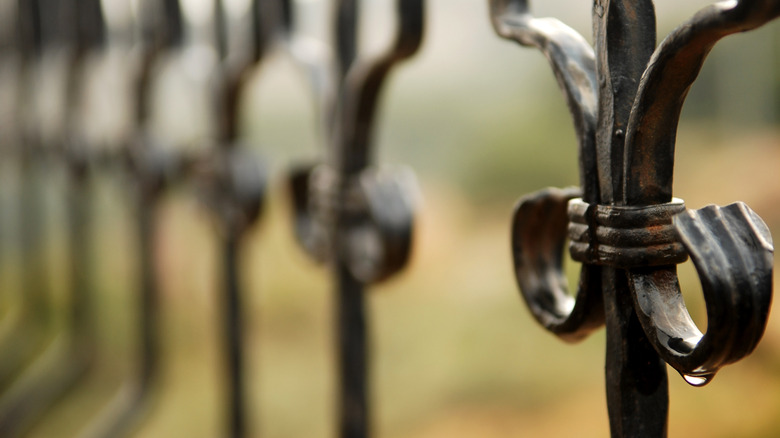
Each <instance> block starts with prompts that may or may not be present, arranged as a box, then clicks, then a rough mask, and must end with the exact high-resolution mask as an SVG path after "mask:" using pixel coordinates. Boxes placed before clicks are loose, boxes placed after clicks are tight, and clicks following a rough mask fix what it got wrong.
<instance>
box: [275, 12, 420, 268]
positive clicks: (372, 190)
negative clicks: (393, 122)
mask: <svg viewBox="0 0 780 438" xmlns="http://www.w3.org/2000/svg"><path fill="white" fill-rule="evenodd" d="M349 3H350V2H342V3H341V4H340V6H341V7H343V8H347V9H348V8H349V7H350V6H349ZM342 12H343V11H342ZM396 13H397V17H398V29H397V33H396V37H395V39H394V41H393V43H392V45H391V47H390V48H389V49H388V50H387V51H386V52H385V53H384V54H382V55H380V56H379V57H377V58H376V59H372V60H360V59H358V60H357V61H350V60H349V59H350V58H353V57H354V54H347V53H344V51H349V50H352V49H350V48H349V47H348V46H349V45H348V44H346V43H344V44H343V45H344V46H345V47H346V48H343V47H342V48H340V52H339V58H340V59H342V61H341V62H340V64H342V65H343V66H344V68H345V72H344V73H345V76H344V80H343V83H342V85H341V87H336V88H341V92H339V93H336V95H338V96H339V97H340V99H339V100H338V101H336V102H334V103H333V107H332V108H331V111H335V114H336V116H335V117H334V118H333V119H332V123H333V126H332V128H331V129H328V130H327V132H330V133H331V139H330V143H329V150H328V152H327V154H326V158H325V162H326V164H322V165H319V166H311V167H305V168H300V169H299V170H297V171H295V172H293V174H292V176H291V178H290V186H291V193H292V196H293V206H294V208H295V217H296V219H295V223H296V227H295V230H296V236H297V238H298V241H299V242H300V243H301V245H302V246H303V247H304V248H305V249H306V250H307V251H308V252H309V253H310V255H311V256H312V257H314V258H315V259H316V260H320V261H325V260H328V259H330V258H331V257H332V256H333V255H334V254H333V251H337V252H341V253H343V254H342V257H343V258H344V260H345V261H346V263H347V266H348V268H349V269H350V271H351V272H352V274H353V275H354V276H355V277H356V278H357V279H359V280H360V281H361V282H363V283H376V282H379V281H382V280H384V279H386V278H388V277H390V276H392V275H393V274H395V273H396V272H397V271H399V270H400V269H401V268H402V267H403V266H404V265H405V264H406V261H407V259H408V257H409V249H410V246H411V237H412V218H413V213H412V210H413V206H414V201H413V199H414V190H415V188H414V183H415V180H414V179H413V178H412V177H411V176H410V173H409V172H408V171H403V170H402V171H396V170H392V169H374V168H372V167H369V161H370V159H369V156H370V152H371V148H370V146H371V135H372V131H373V126H374V115H375V109H376V106H377V101H378V99H379V93H380V91H381V89H382V84H383V83H384V80H385V78H386V77H387V75H388V73H389V72H390V70H391V69H392V67H393V66H394V65H395V64H397V63H398V62H400V61H402V60H404V59H406V58H408V57H410V56H411V55H412V54H414V53H415V52H416V51H417V49H418V47H419V45H420V42H421V40H422V30H423V5H422V1H421V0H399V1H398V3H397V7H396ZM346 15H348V14H346V13H343V14H342V17H344V16H346ZM334 208H335V209H340V210H343V211H344V212H347V211H348V213H347V214H348V215H349V217H350V219H348V222H349V225H347V230H346V233H347V235H346V236H345V238H344V240H343V241H344V242H346V243H344V244H339V245H337V246H334V245H331V244H329V243H327V242H326V241H327V240H328V239H329V237H328V231H327V229H328V227H329V225H328V224H329V223H332V219H329V218H328V216H331V215H333V214H335V211H334V210H333V209H334ZM339 214H340V213H339Z"/></svg>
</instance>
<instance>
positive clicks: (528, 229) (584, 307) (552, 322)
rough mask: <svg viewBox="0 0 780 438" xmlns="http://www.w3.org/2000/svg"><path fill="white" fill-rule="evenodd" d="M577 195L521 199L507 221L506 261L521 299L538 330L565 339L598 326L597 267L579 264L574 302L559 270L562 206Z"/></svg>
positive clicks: (550, 192) (564, 221) (549, 193)
mask: <svg viewBox="0 0 780 438" xmlns="http://www.w3.org/2000/svg"><path fill="white" fill-rule="evenodd" d="M580 193H581V192H580V190H579V189H575V188H570V189H564V190H561V189H555V188H551V189H546V190H542V191H540V192H536V193H533V194H531V195H528V196H524V197H523V198H521V199H520V201H518V204H517V207H515V212H514V215H513V217H512V258H513V260H514V265H515V278H516V279H517V284H518V286H519V287H520V291H521V292H522V294H523V298H525V302H526V304H528V308H529V309H530V310H531V313H532V314H533V315H534V318H536V320H537V321H538V322H539V323H540V324H541V325H542V326H543V327H545V328H546V329H547V330H549V331H550V332H552V333H555V334H556V335H558V336H560V337H561V338H562V339H564V340H567V341H577V340H580V339H582V338H584V337H585V336H587V335H588V334H589V333H591V332H592V331H594V330H596V329H598V328H600V327H601V326H602V325H604V305H603V303H602V297H601V278H600V276H599V272H598V270H597V269H598V268H595V267H592V266H588V265H583V267H582V270H581V273H580V281H579V285H578V288H577V294H576V299H575V298H572V297H571V296H570V295H569V293H568V287H567V281H566V275H565V273H564V271H563V252H564V248H565V242H566V237H567V225H568V215H567V212H566V208H567V205H568V204H569V201H570V200H571V199H574V198H576V197H578V196H580ZM594 271H595V272H594Z"/></svg>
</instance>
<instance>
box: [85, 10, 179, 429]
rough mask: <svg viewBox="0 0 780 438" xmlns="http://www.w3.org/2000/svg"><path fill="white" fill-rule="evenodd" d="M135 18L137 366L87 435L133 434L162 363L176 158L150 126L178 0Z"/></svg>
mask: <svg viewBox="0 0 780 438" xmlns="http://www.w3.org/2000/svg"><path fill="white" fill-rule="evenodd" d="M136 13H137V15H136V16H135V17H134V26H135V29H136V39H135V41H134V45H135V46H136V47H137V48H138V50H139V52H140V61H139V64H140V65H139V66H138V70H137V73H136V74H137V76H136V77H135V78H134V81H135V83H134V89H135V99H137V100H136V102H135V105H134V106H135V114H134V121H133V123H134V128H135V132H133V134H132V135H133V137H132V138H130V139H128V144H127V145H126V149H125V150H124V151H123V152H124V153H125V154H126V156H127V158H128V163H127V164H128V167H129V169H128V170H129V173H130V176H131V179H132V182H133V187H132V189H131V190H130V193H131V199H132V203H133V213H134V216H135V217H134V219H135V223H134V232H135V234H136V237H137V241H138V245H139V246H138V249H137V251H138V253H137V257H138V258H137V260H138V269H139V280H140V284H139V290H138V293H139V296H138V302H137V305H138V307H137V312H138V321H137V323H138V326H137V330H138V332H137V333H138V342H139V343H138V351H137V353H136V357H137V362H136V363H137V365H136V367H137V368H136V369H135V370H133V374H132V375H131V376H130V377H128V378H127V379H126V380H125V381H124V382H123V383H122V387H121V388H120V391H119V392H118V393H117V395H116V396H115V397H114V399H113V400H111V402H109V403H108V405H107V406H106V407H105V408H104V409H103V410H102V411H101V412H100V413H99V414H98V416H97V417H96V418H95V419H94V420H93V421H92V422H91V423H90V424H88V425H87V427H86V428H85V429H84V430H83V432H82V433H81V434H80V436H82V437H88V438H102V437H106V438H109V437H110V438H114V437H121V436H127V435H129V434H131V433H132V432H133V431H134V430H135V429H136V428H137V427H138V425H139V423H140V421H141V420H142V419H143V416H144V414H145V413H146V412H147V411H148V409H149V408H150V400H151V398H152V394H153V391H154V388H155V385H156V384H157V381H158V375H159V369H160V362H161V358H160V356H161V348H160V340H161V331H160V303H159V296H160V292H159V273H158V272H157V260H156V257H155V253H156V251H155V244H156V242H157V240H158V239H157V223H158V214H159V210H160V208H159V207H160V197H161V194H162V192H163V189H164V188H165V185H166V177H167V173H168V172H169V171H170V170H171V169H169V167H170V166H175V165H176V163H175V162H174V163H171V162H170V161H175V160H176V159H175V158H173V159H171V157H168V156H166V155H165V154H164V153H163V152H162V151H160V150H158V149H157V148H156V147H155V145H154V141H153V138H152V136H151V133H149V132H148V130H149V122H150V120H149V119H150V117H151V100H152V99H151V98H152V88H153V87H152V86H153V82H154V75H153V71H154V67H155V66H156V63H157V62H158V61H159V59H160V57H161V56H162V55H163V54H164V52H166V51H168V50H173V49H175V48H176V47H177V46H178V45H179V44H180V43H181V41H182V23H181V21H182V19H181V9H180V5H179V1H178V0H163V1H158V0H141V1H139V2H138V6H137V9H136Z"/></svg>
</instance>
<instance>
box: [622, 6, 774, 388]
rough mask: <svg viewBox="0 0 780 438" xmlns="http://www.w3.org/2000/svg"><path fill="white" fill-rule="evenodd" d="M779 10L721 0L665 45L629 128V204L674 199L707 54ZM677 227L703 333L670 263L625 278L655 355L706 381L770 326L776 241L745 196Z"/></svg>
mask: <svg viewBox="0 0 780 438" xmlns="http://www.w3.org/2000/svg"><path fill="white" fill-rule="evenodd" d="M778 16H780V2H778V1H776V0H742V1H725V2H720V3H717V4H714V5H711V6H709V7H707V8H705V9H703V10H701V11H700V12H699V13H697V14H696V15H695V16H694V17H693V18H691V19H690V20H688V21H687V22H686V23H684V24H683V25H681V26H679V27H678V28H677V29H675V30H674V31H673V32H672V33H671V34H670V35H669V36H668V37H667V38H666V39H665V40H664V41H663V42H662V43H661V44H660V45H659V47H658V48H657V49H656V50H655V52H654V54H653V56H652V58H651V60H650V62H649V63H648V67H647V70H646V71H645V73H644V74H643V76H642V80H641V82H640V85H639V89H638V92H637V96H636V99H635V101H634V105H633V108H632V111H631V118H630V119H629V123H628V127H627V135H626V138H627V141H626V146H627V147H626V153H625V157H624V175H625V179H624V190H623V202H624V204H626V205H646V204H656V203H663V202H666V201H668V200H669V198H670V197H671V193H672V169H673V164H674V149H675V140H676V134H677V122H678V120H679V116H680V112H681V110H682V106H683V104H684V102H685V98H686V96H687V92H688V89H689V88H690V86H691V84H692V83H693V82H694V80H695V79H696V77H697V76H698V74H699V71H700V70H701V68H702V65H703V64H704V61H705V59H706V57H707V55H708V54H709V52H710V51H711V49H712V47H713V46H714V45H715V43H716V42H717V41H719V40H720V39H721V38H723V37H725V36H727V35H730V34H733V33H736V32H742V31H747V30H751V29H755V28H757V27H759V26H762V25H763V24H765V23H767V22H769V21H770V20H772V19H774V18H776V17H778ZM674 228H675V230H676V231H677V233H678V237H679V240H680V242H681V243H682V244H683V245H684V246H685V249H686V251H687V252H688V253H689V254H690V256H691V259H692V260H693V263H694V266H695V267H696V270H697V272H698V274H699V277H700V280H701V283H702V289H703V292H704V296H705V301H706V303H707V316H708V330H707V332H706V333H704V334H702V333H701V331H700V330H699V329H698V328H697V327H696V325H695V324H694V322H693V321H692V319H691V318H690V316H689V314H688V310H687V309H686V307H685V303H684V301H683V299H682V294H681V291H680V286H679V284H678V282H677V277H676V269H675V268H674V267H673V266H671V267H669V266H667V267H657V268H646V269H630V270H629V271H628V280H629V285H630V287H631V290H632V293H633V297H634V307H635V309H636V312H637V314H638V316H639V320H640V322H641V323H642V327H643V329H644V331H645V333H646V335H647V337H648V339H649V340H650V342H651V343H652V344H653V346H654V348H655V349H656V351H657V352H658V354H659V355H660V356H661V357H662V358H663V359H664V360H665V361H666V362H667V363H669V364H670V365H671V366H672V367H674V368H675V369H677V370H678V371H679V372H680V373H681V374H682V375H683V376H684V378H685V380H686V381H687V382H688V383H690V384H692V385H696V386H701V385H704V384H706V383H708V382H709V381H710V380H711V379H712V376H714V374H715V373H716V372H717V371H718V369H719V368H720V367H722V366H723V365H726V364H729V363H732V362H736V361H737V360H739V359H741V358H743V357H744V356H746V355H748V354H749V353H750V352H751V351H753V349H754V348H755V346H756V344H757V343H758V341H759V339H760V338H761V336H762V335H763V333H764V328H765V326H766V322H767V315H768V313H769V306H770V303H771V295H772V281H771V280H772V254H773V247H772V240H771V235H770V234H769V230H768V228H767V227H766V225H765V224H764V223H763V221H762V220H761V218H759V217H758V215H757V214H755V213H754V212H753V211H752V210H751V209H750V208H749V207H747V206H746V205H745V204H742V203H737V204H732V205H729V206H727V207H717V206H710V207H706V208H704V209H701V210H697V211H687V212H685V213H682V214H679V215H677V216H675V218H674Z"/></svg>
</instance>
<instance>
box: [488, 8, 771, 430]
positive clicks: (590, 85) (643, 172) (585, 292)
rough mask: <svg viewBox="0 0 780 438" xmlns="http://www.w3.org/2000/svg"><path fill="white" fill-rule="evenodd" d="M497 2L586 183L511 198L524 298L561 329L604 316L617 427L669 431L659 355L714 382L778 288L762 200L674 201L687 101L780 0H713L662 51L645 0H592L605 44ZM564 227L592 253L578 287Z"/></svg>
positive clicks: (760, 323)
mask: <svg viewBox="0 0 780 438" xmlns="http://www.w3.org/2000/svg"><path fill="white" fill-rule="evenodd" d="M490 7H491V14H492V21H493V24H494V27H495V29H496V32H497V33H498V34H499V35H501V36H503V37H506V38H510V39H513V40H515V41H517V42H519V43H520V44H523V45H526V46H531V47H536V48H538V49H540V50H541V51H542V52H543V53H544V54H545V55H546V56H547V58H548V60H550V62H551V64H552V66H553V70H554V72H555V75H556V77H557V78H558V82H559V85H560V87H561V88H562V90H563V91H564V93H565V95H566V98H567V102H568V104H569V109H570V111H571V113H572V115H573V118H574V125H575V128H576V132H577V136H578V140H579V145H580V147H579V156H580V174H581V175H580V176H581V184H582V189H581V190H578V189H567V190H558V189H547V190H543V191H541V192H538V193H535V194H533V195H529V196H526V197H523V198H521V199H520V201H519V203H518V205H517V207H516V210H515V214H514V218H513V224H512V247H513V255H514V261H515V269H516V276H517V281H518V285H519V286H520V289H521V291H522V295H523V297H524V298H525V300H526V302H527V304H528V306H529V309H530V310H531V312H532V314H533V315H534V317H535V318H536V319H537V320H538V321H539V322H540V323H541V324H542V325H543V326H544V327H545V328H547V329H548V330H550V331H551V332H553V333H555V334H557V335H558V336H560V337H561V338H563V339H565V340H579V339H582V338H583V337H584V336H586V335H587V334H588V333H589V332H591V331H592V330H594V329H596V328H598V327H599V326H600V325H601V324H602V323H604V324H605V325H606V329H607V349H606V350H607V355H606V356H607V357H606V386H607V400H608V407H609V414H610V429H611V433H612V436H616V437H636V436H666V434H667V413H668V389H667V377H666V365H665V364H667V363H668V364H669V365H671V366H672V367H674V368H675V369H676V370H677V371H678V372H680V374H682V375H683V377H684V378H685V380H686V381H687V382H688V383H690V384H691V385H694V386H701V385H704V384H706V383H708V382H709V381H710V380H711V379H712V377H713V376H714V375H715V373H716V372H717V371H718V369H719V368H720V367H722V366H723V365H726V364H728V363H732V362H735V361H737V360H739V359H741V358H742V357H744V356H745V355H747V354H749V353H750V352H751V351H752V350H753V349H754V348H755V346H756V344H757V343H758V341H759V339H760V338H761V335H762V334H763V331H764V327H765V325H766V322H767V316H768V312H769V305H770V301H771V293H772V281H771V280H772V255H773V247H772V240H771V236H770V234H769V231H768V229H767V227H766V225H765V224H764V223H763V221H761V219H760V218H759V217H758V216H757V215H756V214H755V213H754V212H753V211H752V210H750V209H749V208H748V207H747V206H746V205H744V204H742V203H737V204H732V205H730V206H727V207H722V208H721V207H715V206H710V207H706V208H704V209H701V210H696V211H689V210H685V206H684V204H683V203H682V201H680V200H675V199H672V175H673V168H674V146H675V136H676V130H677V122H678V120H679V116H680V110H681V108H682V105H683V102H684V100H685V96H686V94H687V91H688V89H689V87H690V85H691V84H692V83H693V81H694V80H695V79H696V76H697V75H698V72H699V70H700V69H701V66H702V64H703V62H704V59H705V57H706V55H707V53H709V51H710V49H711V48H712V46H713V45H714V44H715V42H717V40H719V39H720V38H722V37H724V36H726V35H729V34H731V33H734V32H739V31H746V30H750V29H754V28H756V27H759V26H761V25H763V24H764V23H766V22H768V21H770V20H772V19H774V18H775V17H777V16H778V15H780V2H777V1H760V0H759V1H734V2H721V3H718V4H716V5H713V6H710V7H708V8H706V9H704V10H702V11H701V12H699V13H698V14H696V15H695V16H694V17H693V18H692V19H691V20H689V21H688V22H686V23H684V24H683V25H681V26H680V27H679V28H677V29H676V30H675V31H673V32H672V33H671V34H670V35H669V36H668V37H667V38H666V39H665V40H664V41H663V42H662V43H661V44H660V46H659V47H658V48H656V47H655V38H656V37H655V12H654V7H653V4H652V2H651V1H649V0H641V1H632V2H628V1H623V0H597V1H595V2H594V6H593V27H594V35H595V51H594V50H592V49H591V48H590V47H589V46H588V45H587V43H586V42H585V40H584V39H583V38H582V37H580V36H578V35H577V34H576V32H575V31H573V30H572V29H570V28H568V27H566V26H565V25H563V24H562V23H560V22H559V21H557V20H555V19H551V18H544V19H539V18H534V17H533V16H532V15H531V14H530V12H529V7H528V3H527V2H526V1H523V0H515V1H512V0H505V1H502V0H493V1H491V2H490ZM580 196H581V197H580ZM567 238H568V239H570V242H571V243H570V252H571V255H572V257H573V258H574V259H575V260H578V261H580V262H582V263H583V265H582V273H581V275H580V284H579V287H578V291H577V293H576V296H575V297H571V296H569V295H568V293H567V290H566V279H565V276H564V274H563V270H562V261H563V254H562V252H563V246H564V242H565V240H566V239H567ZM687 256H690V257H691V259H692V260H693V263H694V265H695V267H696V270H697V272H698V273H699V277H700V280H701V282H702V288H703V290H704V296H705V300H706V303H707V317H708V328H707V332H706V333H704V334H702V333H701V332H700V330H699V329H698V328H697V327H696V325H695V324H694V322H693V320H692V319H691V317H690V315H689V314H688V311H687V309H686V308H685V303H684V300H683V298H682V295H681V292H680V290H679V284H678V282H677V277H676V266H675V265H676V264H677V263H680V262H682V261H684V260H685V259H686V258H687ZM602 303H603V307H602Z"/></svg>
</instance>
